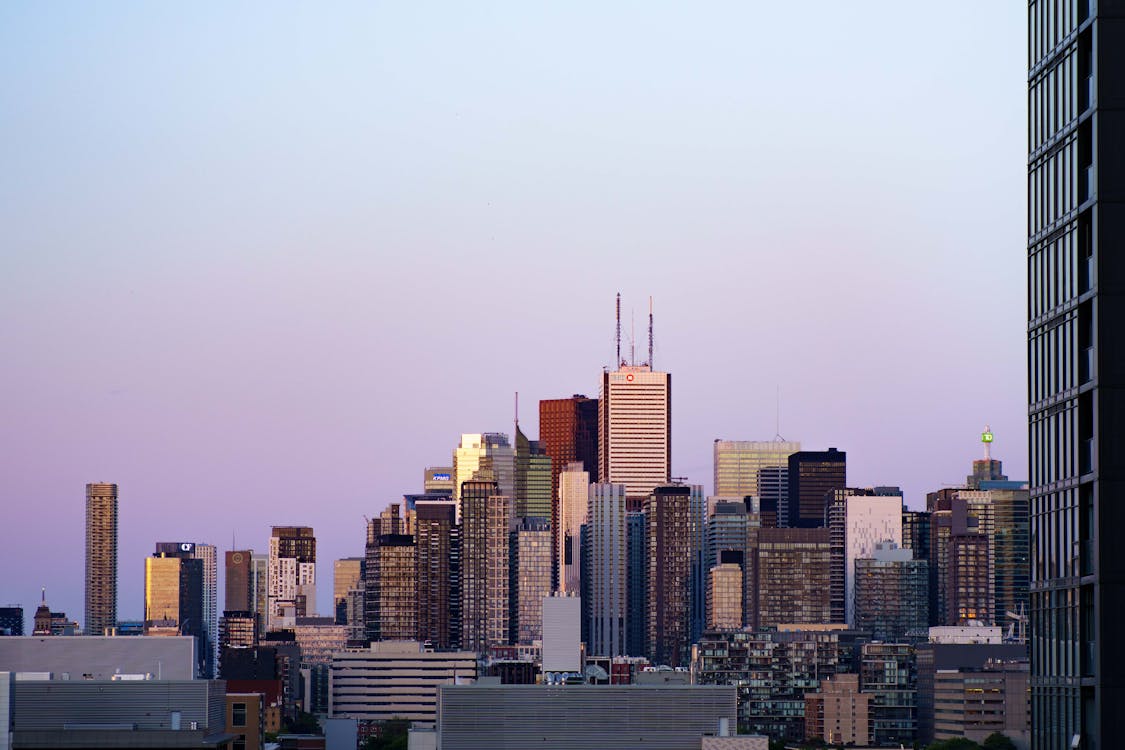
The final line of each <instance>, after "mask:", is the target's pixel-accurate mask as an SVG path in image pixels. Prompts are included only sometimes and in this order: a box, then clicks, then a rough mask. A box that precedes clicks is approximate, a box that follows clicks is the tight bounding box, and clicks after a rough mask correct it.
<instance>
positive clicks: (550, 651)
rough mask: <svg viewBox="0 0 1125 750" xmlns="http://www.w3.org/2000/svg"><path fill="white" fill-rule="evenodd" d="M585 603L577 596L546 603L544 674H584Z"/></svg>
mask: <svg viewBox="0 0 1125 750" xmlns="http://www.w3.org/2000/svg"><path fill="white" fill-rule="evenodd" d="M581 641H582V600H581V599H579V598H578V596H577V595H573V594H571V595H558V596H548V597H547V598H545V599H544V600H543V673H544V674H546V673H548V672H581V671H582V643H581Z"/></svg>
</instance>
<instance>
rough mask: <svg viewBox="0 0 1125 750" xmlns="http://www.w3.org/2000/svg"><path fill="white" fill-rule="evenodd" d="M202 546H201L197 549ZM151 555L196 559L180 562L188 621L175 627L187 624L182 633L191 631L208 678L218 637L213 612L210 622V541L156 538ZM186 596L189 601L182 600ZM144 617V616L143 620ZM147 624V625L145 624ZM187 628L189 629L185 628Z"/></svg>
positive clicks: (213, 557) (213, 555)
mask: <svg viewBox="0 0 1125 750" xmlns="http://www.w3.org/2000/svg"><path fill="white" fill-rule="evenodd" d="M201 548H202V549H201ZM155 555H156V556H159V557H166V558H180V559H183V560H198V561H199V565H198V566H195V565H194V564H192V565H186V566H183V569H184V575H185V576H186V577H185V578H184V582H183V583H182V584H181V589H180V600H181V609H182V610H183V612H184V617H185V618H187V621H188V624H187V625H186V626H185V625H184V624H183V622H182V621H181V623H180V625H179V627H181V628H185V627H186V628H187V630H185V631H184V634H185V635H187V634H191V635H195V636H196V638H198V639H199V651H198V656H199V660H200V665H201V666H200V674H201V675H202V676H203V677H205V678H207V679H210V678H212V677H213V676H214V673H215V671H214V670H215V660H216V659H217V658H218V653H217V651H216V648H215V647H216V644H217V641H218V637H219V619H218V617H217V616H216V617H215V622H214V623H212V622H211V618H210V615H211V614H212V612H213V611H214V608H215V607H216V606H217V601H216V600H217V597H218V594H217V592H216V578H217V575H216V570H215V563H216V552H215V547H214V546H213V545H210V544H196V543H194V542H157V543H156V551H155ZM196 567H198V571H199V581H198V587H199V593H198V597H199V600H198V602H196V601H195V600H194V597H195V596H196V593H195V592H196V585H197V584H196V580H195V575H196V573H195V570H196ZM185 597H189V598H190V601H188V600H185ZM196 606H198V607H199V617H198V618H196V617H195V614H194V613H195V608H196ZM147 619H148V618H147V617H146V620H147ZM146 628H147V625H146ZM189 631H190V632H189Z"/></svg>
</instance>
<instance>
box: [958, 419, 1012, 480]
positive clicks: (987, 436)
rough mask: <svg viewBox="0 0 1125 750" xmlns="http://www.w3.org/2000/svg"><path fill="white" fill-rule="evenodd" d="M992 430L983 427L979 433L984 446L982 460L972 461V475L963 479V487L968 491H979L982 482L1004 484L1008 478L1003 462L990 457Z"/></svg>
mask: <svg viewBox="0 0 1125 750" xmlns="http://www.w3.org/2000/svg"><path fill="white" fill-rule="evenodd" d="M992 440H993V435H992V429H991V428H990V427H985V428H984V432H982V433H981V436H980V441H981V443H982V444H983V445H984V458H978V459H976V460H974V461H973V473H972V474H970V475H969V476H967V477H965V486H966V487H967V488H969V489H970V490H979V489H980V488H981V483H982V482H1005V481H1007V480H1008V477H1007V476H1005V475H1004V465H1003V462H1001V461H999V460H997V459H994V458H993V457H992Z"/></svg>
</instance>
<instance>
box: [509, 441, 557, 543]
mask: <svg viewBox="0 0 1125 750" xmlns="http://www.w3.org/2000/svg"><path fill="white" fill-rule="evenodd" d="M515 429H516V451H515V471H516V478H515V496H514V503H515V505H514V510H515V514H516V518H541V519H543V520H544V521H550V520H551V505H552V501H551V498H552V495H551V457H550V456H548V455H547V454H546V453H544V452H543V450H542V448H541V446H540V444H539V441H538V440H528V439H527V435H524V434H523V431H522V430H521V429H520V426H519V424H518V423H517V424H516V428H515Z"/></svg>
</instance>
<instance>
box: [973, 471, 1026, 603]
mask: <svg viewBox="0 0 1125 750" xmlns="http://www.w3.org/2000/svg"><path fill="white" fill-rule="evenodd" d="M979 486H980V489H977V490H961V491H960V492H958V493H957V497H958V498H959V499H960V500H962V501H964V502H965V504H966V506H967V511H968V513H969V515H970V516H972V517H975V518H976V519H977V529H976V530H977V532H978V533H980V534H984V535H985V536H987V537H988V556H989V562H990V564H991V565H992V579H991V586H992V594H993V606H992V613H993V616H994V617H995V618H996V623H995V624H997V625H1002V624H1004V623H1005V622H1007V621H1008V617H1007V614H1008V613H1011V614H1012V615H1016V616H1018V615H1023V614H1026V613H1027V605H1028V577H1029V575H1030V573H1031V561H1030V553H1031V549H1030V543H1029V539H1028V536H1029V533H1030V524H1031V518H1030V515H1029V513H1028V490H1027V485H1026V484H1024V483H1021V482H1011V481H1007V480H984V481H982V482H981V483H980V485H979ZM990 624H991V623H990Z"/></svg>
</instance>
